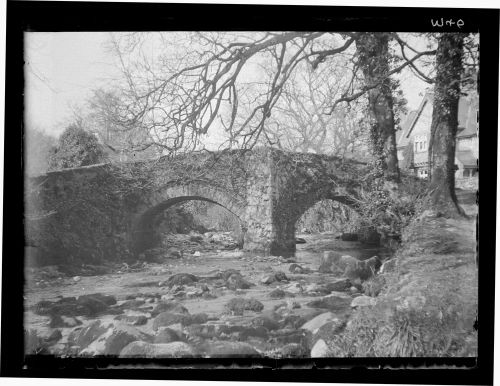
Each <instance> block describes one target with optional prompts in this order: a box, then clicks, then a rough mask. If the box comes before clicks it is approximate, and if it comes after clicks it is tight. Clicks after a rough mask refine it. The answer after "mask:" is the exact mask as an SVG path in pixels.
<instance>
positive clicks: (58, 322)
mask: <svg viewBox="0 0 500 386" xmlns="http://www.w3.org/2000/svg"><path fill="white" fill-rule="evenodd" d="M81 324H82V322H81V320H80V319H77V318H75V317H73V316H64V315H57V314H55V315H52V316H51V318H50V324H49V327H51V328H66V327H76V326H79V325H81Z"/></svg>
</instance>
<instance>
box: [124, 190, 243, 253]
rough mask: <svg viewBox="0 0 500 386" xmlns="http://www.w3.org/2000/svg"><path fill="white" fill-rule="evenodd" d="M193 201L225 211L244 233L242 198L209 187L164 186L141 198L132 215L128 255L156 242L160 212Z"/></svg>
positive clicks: (147, 247)
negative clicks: (203, 202)
mask: <svg viewBox="0 0 500 386" xmlns="http://www.w3.org/2000/svg"><path fill="white" fill-rule="evenodd" d="M193 200H196V201H206V202H210V203H213V204H216V205H219V206H221V207H223V208H225V209H227V210H228V211H229V212H230V213H232V214H233V215H235V216H236V217H237V218H238V219H239V220H240V223H241V226H242V229H243V231H245V221H244V211H245V208H244V205H243V199H242V198H241V197H238V196H235V195H232V194H231V193H230V192H227V191H224V190H222V189H220V188H218V187H215V186H211V185H208V184H188V185H173V186H172V185H170V186H164V187H162V188H160V189H158V190H155V191H153V192H152V193H150V194H149V195H147V196H146V197H145V198H143V200H142V203H141V204H140V205H139V207H138V210H137V212H136V213H135V214H134V215H133V218H132V222H131V227H130V236H129V240H130V244H129V249H130V250H131V252H132V253H134V254H135V255H138V254H140V253H141V252H143V251H145V250H147V249H149V248H152V247H154V245H155V244H156V243H157V240H156V238H155V229H154V228H155V219H156V218H157V216H158V215H159V214H160V213H162V212H163V211H165V210H166V209H168V208H170V207H171V206H173V205H176V204H180V203H183V202H186V201H193Z"/></svg>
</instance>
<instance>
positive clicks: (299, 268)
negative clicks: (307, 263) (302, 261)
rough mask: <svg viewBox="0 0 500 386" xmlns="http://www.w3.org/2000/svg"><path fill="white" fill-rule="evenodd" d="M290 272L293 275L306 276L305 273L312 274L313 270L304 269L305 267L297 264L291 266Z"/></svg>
mask: <svg viewBox="0 0 500 386" xmlns="http://www.w3.org/2000/svg"><path fill="white" fill-rule="evenodd" d="M288 270H289V271H290V272H291V273H295V274H304V273H310V272H311V270H310V269H309V268H304V267H302V266H301V265H299V264H297V263H292V264H290V266H289V267H288Z"/></svg>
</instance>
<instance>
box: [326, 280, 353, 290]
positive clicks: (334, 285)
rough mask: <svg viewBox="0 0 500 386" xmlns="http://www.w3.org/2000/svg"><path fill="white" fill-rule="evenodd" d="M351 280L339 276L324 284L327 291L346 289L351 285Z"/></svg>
mask: <svg viewBox="0 0 500 386" xmlns="http://www.w3.org/2000/svg"><path fill="white" fill-rule="evenodd" d="M351 285H352V284H351V281H350V280H349V279H348V278H340V279H335V280H331V281H329V282H328V283H326V284H325V287H326V289H327V291H328V292H332V291H348V290H349V288H350V287H351Z"/></svg>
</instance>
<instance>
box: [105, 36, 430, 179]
mask: <svg viewBox="0 0 500 386" xmlns="http://www.w3.org/2000/svg"><path fill="white" fill-rule="evenodd" d="M380 36H381V37H380V38H379V35H374V34H366V33H325V32H280V33H273V32H260V33H182V34H172V33H170V34H160V35H155V36H154V38H153V39H152V40H150V41H149V42H150V43H149V46H148V47H146V46H147V44H146V43H145V41H146V39H142V38H141V36H137V35H126V36H118V37H116V36H115V39H114V40H113V42H112V48H113V51H114V52H115V53H116V55H117V58H118V60H119V63H120V66H121V68H122V72H123V75H124V83H125V87H124V89H123V105H122V108H121V110H119V111H117V112H118V113H119V114H118V116H119V119H120V124H121V125H122V126H123V127H128V128H129V129H135V130H138V129H139V130H145V131H147V132H148V135H149V136H150V138H151V141H153V142H154V143H155V144H157V145H158V146H160V147H162V148H163V149H164V150H165V151H166V152H168V153H175V152H177V151H181V150H193V149H199V148H203V142H202V141H201V139H203V136H204V135H206V134H207V132H208V131H209V129H210V130H213V129H214V128H219V129H221V130H222V131H223V133H224V141H225V144H226V145H227V146H229V147H240V148H250V147H252V146H254V145H255V144H256V143H258V141H259V138H260V137H261V136H262V135H263V136H264V137H265V136H266V130H265V127H266V125H265V124H266V123H267V121H268V120H269V118H270V117H271V116H272V111H273V109H275V108H276V106H277V105H278V102H279V101H280V99H281V98H283V96H284V91H285V85H286V84H287V82H288V81H289V79H290V77H291V76H292V74H293V73H294V71H296V69H297V68H298V66H299V65H300V64H302V63H307V62H309V63H310V65H311V66H312V68H313V69H316V68H320V66H328V65H329V63H328V60H329V59H331V58H333V57H335V56H336V55H339V54H342V53H344V54H346V55H347V54H348V55H351V56H353V55H354V54H355V45H354V43H355V42H356V49H358V51H359V52H360V53H361V54H359V52H358V54H359V55H358V56H359V60H357V61H353V66H354V70H353V74H354V76H353V78H352V79H353V81H352V82H350V83H349V84H348V85H347V88H346V90H344V92H343V93H342V94H341V97H339V98H338V99H337V100H336V101H334V102H333V103H332V104H331V108H330V111H326V112H325V113H326V114H327V115H328V113H330V114H331V113H332V112H333V111H334V110H335V108H336V107H337V105H338V104H339V103H341V102H352V101H354V100H356V99H357V98H359V97H361V96H364V95H366V94H367V93H368V97H369V98H371V100H372V101H374V102H373V106H375V104H376V106H377V108H376V109H375V108H372V110H373V114H374V117H375V119H376V120H377V119H379V118H380V119H382V116H383V115H388V116H389V118H390V117H391V116H392V114H393V113H392V112H388V113H386V112H380V111H379V110H380V109H385V111H389V110H391V108H392V104H391V99H390V96H391V95H390V93H389V90H387V87H388V82H389V77H390V76H391V75H393V74H395V73H397V72H399V71H401V70H402V69H403V68H405V67H406V66H409V65H412V64H414V63H415V61H416V60H417V59H418V58H420V57H422V56H423V55H431V54H433V53H434V52H433V51H424V52H416V53H415V54H414V55H413V56H412V57H411V58H409V59H407V60H403V62H402V63H401V64H399V65H398V66H395V67H391V66H389V64H387V63H386V64H384V65H383V66H382V65H380V66H379V65H377V64H376V63H375V64H374V65H372V64H370V63H371V62H370V60H368V57H369V56H370V55H374V56H378V54H379V52H378V51H377V49H378V48H380V49H383V50H385V49H386V48H384V47H386V46H387V40H388V39H389V37H390V36H392V35H390V34H382V35H380ZM152 41H154V43H151V42H152ZM371 45H374V47H375V48H373V47H371ZM152 46H155V47H156V48H155V49H153V48H151V47H152ZM358 47H361V48H358ZM150 48H151V49H150ZM183 48H186V49H183ZM149 51H151V52H153V54H151V55H150V54H149ZM154 52H156V54H154ZM132 53H134V54H132ZM134 55H135V57H136V58H137V57H139V58H140V60H130V58H131V57H134ZM385 56H386V55H384V57H385ZM363 58H364V59H363ZM385 59H387V58H385ZM385 59H384V60H385ZM266 60H267V61H268V62H269V63H271V65H272V68H273V71H272V72H271V73H270V76H268V77H260V78H258V79H252V72H253V71H254V70H255V69H256V68H257V67H258V64H259V63H261V62H262V61H266ZM359 68H361V69H363V72H364V75H365V76H364V83H363V85H362V86H361V87H360V86H358V85H357V84H356V83H357V82H355V80H356V79H358V78H359V77H358V69H359ZM370 95H371V96H370ZM377 95H380V96H383V98H384V100H383V101H380V100H379V99H378V98H377ZM249 105H251V106H252V108H251V109H250V111H248V114H244V115H242V114H241V110H242V106H249ZM322 115H324V114H322ZM389 118H388V119H385V118H384V120H383V123H384V124H383V129H378V130H377V134H380V135H382V137H383V142H384V144H391V143H393V142H394V141H392V140H391V138H393V135H392V134H391V132H390V130H391V129H392V130H394V127H393V126H394V125H392V127H391V122H393V119H389ZM322 119H325V118H323V117H322ZM380 119H379V121H380ZM379 121H377V122H379ZM380 122H382V121H380ZM266 139H267V140H268V141H269V142H272V139H270V138H266ZM391 141H392V142H391ZM389 149H391V151H388V152H387V157H388V158H387V160H386V159H385V158H384V160H383V161H384V162H385V163H388V164H389V165H390V167H389V168H386V169H387V170H390V171H391V172H390V174H391V175H393V176H395V177H397V159H395V158H394V157H393V155H394V154H393V153H392V145H391V146H389Z"/></svg>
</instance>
